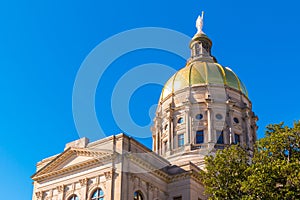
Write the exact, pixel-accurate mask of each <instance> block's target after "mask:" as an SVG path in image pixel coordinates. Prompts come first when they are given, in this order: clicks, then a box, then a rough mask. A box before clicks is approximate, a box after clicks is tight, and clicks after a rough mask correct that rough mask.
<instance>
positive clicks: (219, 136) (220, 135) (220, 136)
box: [217, 131, 224, 144]
mask: <svg viewBox="0 0 300 200" xmlns="http://www.w3.org/2000/svg"><path fill="white" fill-rule="evenodd" d="M217 144H224V134H223V131H217Z"/></svg>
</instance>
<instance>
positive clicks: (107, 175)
mask: <svg viewBox="0 0 300 200" xmlns="http://www.w3.org/2000/svg"><path fill="white" fill-rule="evenodd" d="M104 176H105V179H106V180H111V179H112V176H113V171H107V172H104Z"/></svg>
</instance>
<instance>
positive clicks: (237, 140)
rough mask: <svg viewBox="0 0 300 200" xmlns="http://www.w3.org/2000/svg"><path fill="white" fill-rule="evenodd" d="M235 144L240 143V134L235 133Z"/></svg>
mask: <svg viewBox="0 0 300 200" xmlns="http://www.w3.org/2000/svg"><path fill="white" fill-rule="evenodd" d="M234 140H235V144H237V143H240V135H238V134H234Z"/></svg>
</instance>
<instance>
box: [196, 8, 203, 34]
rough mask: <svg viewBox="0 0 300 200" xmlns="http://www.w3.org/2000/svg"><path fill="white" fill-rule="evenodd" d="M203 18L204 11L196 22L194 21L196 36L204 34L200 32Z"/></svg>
mask: <svg viewBox="0 0 300 200" xmlns="http://www.w3.org/2000/svg"><path fill="white" fill-rule="evenodd" d="M203 17H204V11H202V15H201V16H200V15H199V16H198V18H197V21H196V28H197V34H198V33H199V34H201V33H202V34H204V32H203V31H202V29H203Z"/></svg>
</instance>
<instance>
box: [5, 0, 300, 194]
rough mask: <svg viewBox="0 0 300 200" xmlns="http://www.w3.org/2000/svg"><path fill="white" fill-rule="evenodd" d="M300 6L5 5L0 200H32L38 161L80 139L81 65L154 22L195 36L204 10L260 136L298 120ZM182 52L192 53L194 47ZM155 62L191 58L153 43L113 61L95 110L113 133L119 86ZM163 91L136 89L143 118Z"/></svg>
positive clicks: (206, 0)
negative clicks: (117, 38)
mask: <svg viewBox="0 0 300 200" xmlns="http://www.w3.org/2000/svg"><path fill="white" fill-rule="evenodd" d="M299 6H300V5H299V3H298V2H297V1H291V0H286V1H259V0H253V1H237V0H236V1H233V0H228V1H223V0H203V1H177V0H176V1H158V0H152V1H137V0H128V1H121V0H116V1H99V0H98V1H96V0H86V1H76V0H75V1H74V0H73V1H71V0H65V1H58V0H52V1H33V0H29V1H18V0H12V1H2V2H1V3H0V25H1V27H0V28H1V31H0V91H1V98H0V109H1V115H0V119H1V120H0V133H1V139H0V158H1V164H0V177H1V178H2V181H1V183H0V184H1V185H0V186H1V187H0V193H1V197H2V198H3V199H20V197H19V196H20V195H21V196H22V197H21V199H30V198H31V194H32V185H31V182H32V181H31V180H30V176H31V175H32V174H33V173H34V171H35V164H36V162H37V161H39V160H41V159H43V158H45V157H48V156H51V155H54V154H57V153H59V152H61V151H62V150H63V148H64V145H65V143H67V142H70V141H72V140H75V139H78V138H79V134H78V133H77V131H76V128H75V125H74V121H73V114H72V90H73V84H74V81H75V78H76V74H77V72H78V70H79V68H80V66H81V63H82V62H83V60H84V59H85V57H86V56H87V55H88V54H89V53H90V52H91V51H92V50H93V49H94V48H95V47H96V46H97V45H98V44H99V43H100V42H102V41H104V40H105V39H107V38H109V37H111V36H113V35H115V34H117V33H120V32H122V31H126V30H129V29H133V28H139V27H149V26H150V27H163V28H169V29H173V30H176V31H179V32H182V33H184V34H187V35H189V36H190V37H192V36H193V35H194V33H195V31H196V29H195V19H196V18H197V15H198V14H200V13H201V11H202V10H204V11H205V26H204V31H205V33H206V34H207V35H208V36H209V37H210V38H211V39H212V41H213V43H214V45H213V50H212V52H213V55H214V56H215V57H216V58H217V59H218V61H219V63H220V64H222V65H224V66H229V67H230V68H232V69H233V70H234V71H235V72H236V73H237V74H238V76H239V77H240V79H241V80H242V81H243V82H244V84H245V85H246V87H247V89H248V91H249V97H250V99H251V101H252V103H253V109H254V111H255V113H256V114H257V115H258V116H259V122H258V125H259V131H258V134H259V137H263V135H264V129H265V128H264V127H265V126H266V125H267V124H270V123H279V122H281V121H285V122H286V123H287V124H289V125H290V124H292V123H293V121H294V120H299V119H300V118H299V116H300V108H299V105H298V103H299V97H300V93H299V81H298V80H299V73H300V66H299V64H298V61H297V59H298V57H299V53H300V49H299V46H300V40H299V35H300V29H299V21H300V15H299ZM141 37H143V36H141ZM172 42H176V41H172ZM120 45H121V44H120ZM182 48H186V49H187V51H188V44H186V46H183V47H182ZM151 62H152V63H162V64H165V65H168V66H171V67H172V68H174V69H180V68H181V67H183V66H184V64H185V61H184V60H183V59H181V58H179V57H178V56H176V55H173V54H171V53H168V52H164V51H159V50H151V49H145V50H140V51H135V52H131V53H128V54H126V55H124V56H122V57H120V58H119V59H117V60H115V62H114V63H112V65H111V66H110V67H109V68H108V69H107V71H106V72H105V73H104V74H103V77H101V80H100V82H99V84H98V88H97V93H96V111H97V116H98V119H99V121H100V123H101V125H102V128H103V130H104V131H105V133H106V134H107V135H111V134H116V133H119V132H121V131H122V130H120V128H119V127H118V126H117V125H116V123H115V122H114V119H113V117H112V114H111V110H110V96H111V93H112V90H113V88H114V85H115V84H116V82H117V81H118V79H119V78H120V77H121V76H122V74H124V73H126V71H128V70H130V69H131V68H133V67H134V66H136V65H140V64H143V63H151ZM160 91H161V86H159V85H145V86H143V87H141V88H139V89H138V90H137V91H136V93H134V94H133V96H132V98H131V102H130V106H129V107H130V112H131V114H132V117H133V119H134V120H135V121H136V123H138V124H140V125H145V124H147V123H149V121H150V120H151V119H150V118H149V116H148V110H149V106H151V105H152V104H154V103H156V102H157V99H158V97H159V95H160ZM100 100H101V101H100ZM97 102H98V103H97ZM99 102H101V103H99ZM144 142H145V144H146V145H148V146H149V145H150V141H149V140H144Z"/></svg>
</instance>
